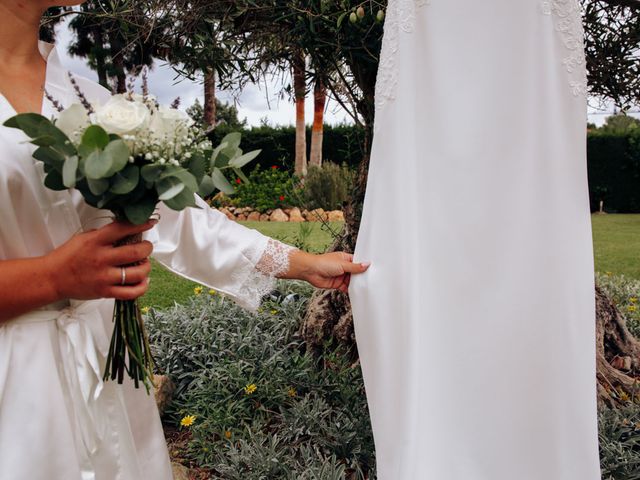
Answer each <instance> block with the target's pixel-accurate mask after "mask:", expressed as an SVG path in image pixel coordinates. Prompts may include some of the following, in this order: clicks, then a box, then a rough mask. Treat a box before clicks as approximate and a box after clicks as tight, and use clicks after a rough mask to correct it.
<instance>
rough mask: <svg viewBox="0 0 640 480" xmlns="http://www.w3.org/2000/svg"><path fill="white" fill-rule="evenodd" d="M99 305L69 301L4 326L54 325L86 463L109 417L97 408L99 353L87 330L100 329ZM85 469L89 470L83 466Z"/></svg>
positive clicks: (101, 386) (98, 444) (93, 339)
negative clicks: (59, 308)
mask: <svg viewBox="0 0 640 480" xmlns="http://www.w3.org/2000/svg"><path fill="white" fill-rule="evenodd" d="M101 302H104V300H91V301H85V302H79V301H74V300H72V301H71V305H70V306H68V307H66V308H64V309H62V310H35V311H32V312H30V313H27V314H25V315H22V316H20V317H18V318H16V319H14V320H11V321H10V322H8V323H7V324H6V326H10V325H16V326H17V325H19V324H25V323H45V322H55V323H56V326H57V330H58V341H59V345H60V356H61V362H62V365H61V366H62V371H63V373H64V377H65V380H66V382H67V384H68V388H67V390H68V392H69V397H70V400H71V402H72V405H73V409H74V411H75V415H76V420H77V424H78V428H79V430H80V434H81V437H82V443H83V446H84V450H85V451H84V452H83V453H84V454H85V455H86V461H87V462H89V463H90V460H89V459H90V458H91V457H92V456H93V455H94V454H95V453H96V452H97V450H98V448H99V446H100V443H101V441H102V439H103V438H104V436H105V432H106V424H107V421H106V420H107V415H108V414H107V412H106V411H101V409H100V408H99V405H98V398H99V396H100V394H101V392H102V390H103V388H104V383H103V381H102V371H101V367H100V365H101V362H100V360H99V357H98V356H99V355H101V354H100V350H99V346H98V342H96V338H95V335H94V332H93V331H92V330H91V327H90V326H91V325H92V324H93V326H94V328H96V326H99V327H100V328H102V322H103V320H102V316H101V313H100V305H101ZM83 463H84V462H83ZM87 467H88V468H89V469H92V468H91V466H90V465H84V468H87ZM89 478H91V476H89Z"/></svg>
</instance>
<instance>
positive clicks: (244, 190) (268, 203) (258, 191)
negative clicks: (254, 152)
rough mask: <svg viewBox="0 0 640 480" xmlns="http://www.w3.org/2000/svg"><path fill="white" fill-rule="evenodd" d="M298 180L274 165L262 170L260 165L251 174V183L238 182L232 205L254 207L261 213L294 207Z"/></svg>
mask: <svg viewBox="0 0 640 480" xmlns="http://www.w3.org/2000/svg"><path fill="white" fill-rule="evenodd" d="M296 185H297V179H296V178H295V177H294V176H292V175H291V174H289V173H288V172H286V171H284V170H282V169H280V168H278V166H276V165H273V166H272V167H271V168H269V169H261V168H260V165H257V166H256V168H255V169H254V170H253V171H252V172H251V173H250V174H249V182H243V181H242V179H240V178H238V179H237V180H236V188H235V194H234V197H233V199H232V203H233V204H234V205H235V206H237V207H253V208H254V209H256V210H257V211H259V212H266V211H267V210H270V209H275V208H284V207H286V206H289V205H292V203H293V198H294V197H295V196H296V189H297V186H296Z"/></svg>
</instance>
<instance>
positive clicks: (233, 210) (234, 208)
mask: <svg viewBox="0 0 640 480" xmlns="http://www.w3.org/2000/svg"><path fill="white" fill-rule="evenodd" d="M227 210H229V211H230V212H231V213H233V212H235V211H236V207H227Z"/></svg>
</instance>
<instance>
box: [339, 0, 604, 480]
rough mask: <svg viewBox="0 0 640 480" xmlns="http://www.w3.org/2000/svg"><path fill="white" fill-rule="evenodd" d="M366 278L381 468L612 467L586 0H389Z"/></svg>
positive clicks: (547, 471)
mask: <svg viewBox="0 0 640 480" xmlns="http://www.w3.org/2000/svg"><path fill="white" fill-rule="evenodd" d="M376 88H377V91H376V97H377V98H376V100H377V105H376V124H375V135H374V141H373V149H372V158H371V167H370V171H369V185H368V190H367V195H366V199H365V205H364V213H363V219H362V226H361V229H360V234H359V239H358V243H357V248H356V255H355V256H356V261H365V260H368V261H371V262H372V266H371V268H370V270H369V271H368V272H367V273H366V274H364V275H361V276H357V277H354V278H353V279H352V282H351V287H350V293H351V298H352V303H353V312H354V316H355V328H356V337H357V342H358V348H359V352H360V356H361V361H362V370H363V374H364V380H365V386H366V391H367V396H368V401H369V407H370V413H371V419H372V426H373V432H374V437H375V442H376V452H377V464H378V478H379V479H380V480H599V479H600V466H599V458H598V436H597V407H596V351H595V305H594V266H593V252H592V244H591V241H592V240H591V224H590V212H589V200H588V187H587V170H586V155H585V148H586V147H585V144H586V141H585V132H586V73H585V58H584V51H583V30H582V24H581V14H580V8H579V4H578V2H577V1H576V0H553V1H541V0H490V1H484V2H482V1H475V0H474V1H472V0H431V1H424V0H422V1H420V0H415V1H414V0H390V1H389V6H388V12H387V20H386V24H385V35H384V41H383V49H382V58H381V64H380V70H379V75H378V83H377V87H376Z"/></svg>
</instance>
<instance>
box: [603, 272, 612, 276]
mask: <svg viewBox="0 0 640 480" xmlns="http://www.w3.org/2000/svg"><path fill="white" fill-rule="evenodd" d="M605 275H607V277H611V276H612V275H613V272H606V273H605Z"/></svg>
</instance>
